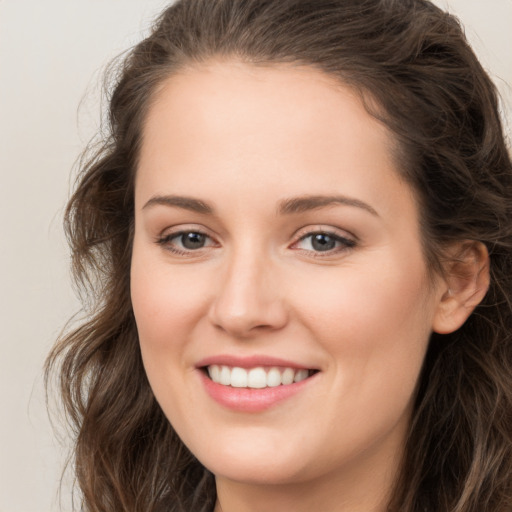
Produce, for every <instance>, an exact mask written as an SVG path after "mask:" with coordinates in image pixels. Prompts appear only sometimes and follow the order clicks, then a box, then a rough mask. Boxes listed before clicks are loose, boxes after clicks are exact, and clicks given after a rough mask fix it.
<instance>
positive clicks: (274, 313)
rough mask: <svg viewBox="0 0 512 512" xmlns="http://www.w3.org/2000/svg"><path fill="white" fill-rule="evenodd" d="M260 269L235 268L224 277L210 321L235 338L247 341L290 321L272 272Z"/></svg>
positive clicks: (214, 301)
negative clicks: (248, 338)
mask: <svg viewBox="0 0 512 512" xmlns="http://www.w3.org/2000/svg"><path fill="white" fill-rule="evenodd" d="M259 266H260V265H254V266H252V267H251V266H248V265H247V263H246V264H245V265H243V268H239V267H238V268H237V267H235V266H232V267H231V268H230V269H229V271H228V275H227V276H226V277H225V278H223V277H224V276H220V277H221V278H220V279H219V282H220V284H219V287H218V293H217V294H216V297H215V298H214V300H213V301H212V304H211V308H210V315H209V316H210V321H211V322H212V323H213V325H214V326H215V327H216V328H217V329H221V330H223V331H225V332H227V333H229V334H231V335H232V336H234V337H237V338H247V337H251V336H253V335H255V334H256V333H257V332H261V331H274V330H278V329H281V328H282V327H283V326H284V325H285V324H286V323H287V321H288V314H287V310H286V307H285V304H284V298H283V297H282V296H280V293H279V286H277V283H276V281H275V280H273V279H272V278H271V276H270V275H269V273H270V272H269V271H268V269H267V271H259V270H258V268H257V267H259Z"/></svg>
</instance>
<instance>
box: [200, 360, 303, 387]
mask: <svg viewBox="0 0 512 512" xmlns="http://www.w3.org/2000/svg"><path fill="white" fill-rule="evenodd" d="M208 375H209V376H210V378H211V379H212V380H213V382H216V383H217V384H222V385H224V386H232V387H234V388H253V389H262V388H266V387H271V388H273V387H277V386H281V385H284V386H288V385H290V384H292V383H294V382H300V381H302V380H304V379H307V378H308V377H309V370H305V369H301V370H296V369H294V368H285V369H284V370H280V369H279V368H270V369H268V370H265V368H262V367H260V366H259V367H257V368H251V369H250V370H247V369H245V368H240V367H238V366H235V367H230V366H219V365H216V364H213V365H211V366H208Z"/></svg>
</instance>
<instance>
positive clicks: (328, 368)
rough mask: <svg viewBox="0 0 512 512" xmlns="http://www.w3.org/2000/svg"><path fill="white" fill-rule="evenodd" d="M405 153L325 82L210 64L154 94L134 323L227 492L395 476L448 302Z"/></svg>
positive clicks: (180, 426)
mask: <svg viewBox="0 0 512 512" xmlns="http://www.w3.org/2000/svg"><path fill="white" fill-rule="evenodd" d="M392 153H393V139H392V137H391V136H390V134H389V132H388V131H387V130H386V128H384V127H383V126H382V125H381V124H379V123H378V122H377V121H376V120H375V119H374V118H373V117H371V116H370V115H369V114H368V113H367V112H366V111H365V109H364V107H363V106H362V104H361V101H360V100H359V99H358V97H357V96H356V95H355V94H354V93H353V92H351V90H349V89H348V88H346V87H343V86H341V85H339V84H335V83H334V82H332V81H330V79H329V78H328V77H326V76H325V75H323V74H321V73H320V72H319V71H316V70H313V69H308V68H293V67H285V66H279V67H253V66H250V65H246V64H239V63H213V62H212V63H211V64H210V65H208V66H204V67H202V68H200V69H199V68H191V69H187V70H185V71H183V72H181V73H180V74H178V75H175V76H173V77H171V78H169V79H168V80H167V82H165V84H164V86H163V87H162V88H161V89H160V90H159V92H158V94H157V96H156V98H155V101H154V102H153V104H152V106H151V108H150V111H149V114H148V117H147V122H146V124H145V127H144V138H143V144H142V149H141V155H140V165H139V167H138V174H137V180H136V187H135V207H136V213H135V221H136V222H135V237H134V245H133V260H132V270H131V283H132V285H131V286H132V300H133V308H134V312H135V318H136V322H137V328H138V332H139V336H140V346H141V351H142V356H143V360H144V365H145V369H146V372H147V375H148V378H149V381H150V384H151V386H152V389H153V391H154V393H155V396H156V398H157V400H158V402H159V403H160V405H161V407H162V409H163V411H164V412H165V414H166V415H167V417H168V419H169V421H170V422H171V423H172V425H173V427H174V428H175V429H176V431H177V433H178V434H179V436H180V437H181V438H182V440H183V441H184V442H185V444H186V445H187V446H188V447H189V448H190V450H191V451H192V452H193V453H194V454H195V455H196V456H197V457H198V459H199V460H200V461H201V462H202V463H203V464H204V465H205V466H206V467H207V468H209V469H210V470H211V471H213V472H214V473H215V474H216V475H217V477H218V478H222V479H226V480H236V481H241V482H252V483H260V484H264V483H291V482H305V481H307V480H312V479H319V478H320V479H322V478H331V477H333V476H334V475H336V477H339V478H345V477H347V478H348V477H350V478H353V477H354V476H357V475H358V474H368V471H370V474H371V475H373V477H372V478H375V479H377V480H378V479H379V478H380V477H379V476H378V475H379V474H381V473H382V472H384V473H385V472H386V471H387V472H388V473H389V472H390V471H392V470H393V468H396V462H397V460H398V456H399V455H400V449H401V447H402V445H403V442H404V436H405V435H406V431H407V425H408V420H409V418H410V412H411V404H412V400H413V395H414V391H415V387H416V384H417V381H418V375H419V373H420V369H421V366H422V362H423V358H424V355H425V351H426V348H427V343H428V340H429V335H430V333H431V330H432V322H433V319H434V316H435V315H436V310H437V308H438V303H439V300H440V297H439V295H440V292H439V286H438V285H437V284H436V282H434V283H433V282H432V281H431V280H429V279H428V277H427V268H426V264H425V260H424V256H423V254H422V245H421V241H420V231H419V222H418V209H417V205H416V203H415V198H414V194H413V193H412V191H411V189H410V187H409V186H408V185H407V184H406V183H405V182H404V181H403V180H401V179H400V177H399V174H398V172H397V169H396V164H395V162H394V160H393V157H392ZM212 378H213V380H212ZM294 380H295V381H297V382H293V381H294Z"/></svg>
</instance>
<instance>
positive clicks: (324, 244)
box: [311, 233, 336, 251]
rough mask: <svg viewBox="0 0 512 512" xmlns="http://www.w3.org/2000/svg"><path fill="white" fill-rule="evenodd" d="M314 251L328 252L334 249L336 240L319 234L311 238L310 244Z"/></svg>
mask: <svg viewBox="0 0 512 512" xmlns="http://www.w3.org/2000/svg"><path fill="white" fill-rule="evenodd" d="M311 243H312V245H313V249H315V251H330V250H331V249H334V247H335V245H336V240H334V238H332V237H331V236H329V235H325V234H322V233H319V234H317V235H315V236H314V237H313V241H312V242H311Z"/></svg>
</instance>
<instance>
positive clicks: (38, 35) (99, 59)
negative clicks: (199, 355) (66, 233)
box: [0, 0, 512, 512]
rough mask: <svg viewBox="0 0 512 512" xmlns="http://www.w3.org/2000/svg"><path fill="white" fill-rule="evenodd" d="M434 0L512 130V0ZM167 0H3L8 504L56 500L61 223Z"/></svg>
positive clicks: (1, 178)
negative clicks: (459, 24) (130, 60)
mask: <svg viewBox="0 0 512 512" xmlns="http://www.w3.org/2000/svg"><path fill="white" fill-rule="evenodd" d="M437 3H438V4H439V5H441V6H445V7H446V6H449V9H450V10H451V11H452V12H454V13H456V14H457V15H459V16H460V18H461V20H462V21H463V23H464V24H465V26H466V30H467V34H468V37H469V39H470V41H471V42H472V44H473V46H474V48H475V49H476V51H477V53H478V54H479V56H480V58H481V60H482V62H483V63H484V65H485V67H486V68H487V69H488V70H489V71H490V73H491V75H492V76H493V78H494V79H495V81H496V83H497V84H498V87H499V88H500V90H501V92H502V95H503V97H504V100H505V103H504V104H505V108H504V110H506V111H507V114H506V117H507V118H508V119H509V121H508V123H509V124H508V128H507V130H508V133H510V122H511V121H510V120H511V118H512V116H511V114H510V112H511V110H512V108H511V106H512V92H511V84H512V58H511V57H510V55H511V53H512V51H511V50H512V35H511V34H512V33H511V31H510V26H511V24H512V0H487V1H486V2H483V1H482V0H448V1H444V0H438V2H437ZM166 4H167V2H166V1H164V0H44V1H37V0H0V244H1V246H0V247H1V249H0V320H1V335H0V336H1V337H0V404H1V406H2V412H1V413H0V512H45V511H48V512H50V511H52V512H53V511H55V512H56V511H57V510H59V506H60V505H59V500H58V498H57V490H58V487H59V480H60V474H61V468H62V465H63V463H64V461H65V455H66V442H65V440H63V441H59V440H58V439H57V438H56V437H55V435H54V433H53V432H52V428H51V425H50V422H49V420H48V417H47V413H46V406H45V401H44V392H43V388H42V365H43V361H44V358H45V355H46V354H47V352H48V351H49V349H50V347H51V345H52V343H53V341H54V340H55V338H56V337H57V336H58V334H59V331H60V330H61V329H62V327H63V326H64V324H65V322H66V320H67V319H68V318H69V317H70V316H71V315H72V314H73V313H74V312H76V311H77V310H78V308H79V305H78V302H77V300H76V299H75V296H74V294H73V291H72V289H71V286H70V281H69V274H68V253H67V249H66V244H65V241H64V238H63V235H62V229H61V221H62V212H63V209H64V205H65V203H66V198H67V197H68V193H69V189H70V171H71V169H72V167H73V164H74V161H75V160H76V158H77V156H78V155H79V153H80V151H81V150H82V149H83V147H84V145H85V143H86V142H87V141H88V140H89V138H90V137H91V136H92V135H93V134H94V133H95V131H96V130H97V128H98V126H99V118H100V116H99V112H100V105H99V98H100V96H99V89H100V84H101V75H102V70H103V68H104V66H105V65H106V64H107V63H108V62H109V60H110V59H112V58H113V57H114V56H116V55H117V54H118V53H120V52H121V51H123V50H124V49H126V48H128V47H129V46H131V45H133V44H134V43H136V42H137V41H138V40H139V39H140V37H141V36H142V35H143V34H144V33H145V32H146V31H147V29H148V27H149V25H150V22H151V19H152V18H153V16H154V15H155V14H156V13H157V12H158V11H159V10H160V9H161V8H162V7H163V6H165V5H166ZM61 434H62V429H61ZM70 483H71V477H70V476H68V477H66V478H64V480H63V489H62V490H63V493H62V505H61V506H62V510H64V511H68V510H70V508H71V507H70V500H69V490H70Z"/></svg>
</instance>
